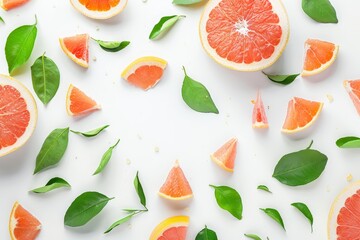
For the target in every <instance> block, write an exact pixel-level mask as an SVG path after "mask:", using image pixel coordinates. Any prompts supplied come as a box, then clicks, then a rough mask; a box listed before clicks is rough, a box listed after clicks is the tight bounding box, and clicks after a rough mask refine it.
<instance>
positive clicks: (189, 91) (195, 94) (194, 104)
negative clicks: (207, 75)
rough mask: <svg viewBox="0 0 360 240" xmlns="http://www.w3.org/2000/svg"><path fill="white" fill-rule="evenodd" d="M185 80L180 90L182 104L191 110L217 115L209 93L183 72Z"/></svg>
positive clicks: (217, 111)
mask: <svg viewBox="0 0 360 240" xmlns="http://www.w3.org/2000/svg"><path fill="white" fill-rule="evenodd" d="M184 73H185V78H184V82H183V85H182V89H181V94H182V98H183V100H184V102H185V103H186V104H187V105H188V106H189V107H190V108H191V109H193V110H195V111H197V112H202V113H216V114H218V113H219V110H218V109H217V107H216V105H215V103H214V101H213V100H212V98H211V96H210V93H209V91H208V90H207V89H206V87H205V86H204V85H203V84H201V83H200V82H197V81H195V80H194V79H192V78H191V77H189V76H188V75H187V73H186V71H185V68H184Z"/></svg>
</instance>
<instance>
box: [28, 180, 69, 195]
mask: <svg viewBox="0 0 360 240" xmlns="http://www.w3.org/2000/svg"><path fill="white" fill-rule="evenodd" d="M62 187H71V186H70V184H69V183H68V182H67V181H66V180H64V179H62V178H59V177H55V178H52V179H50V180H49V181H48V182H47V183H46V184H45V186H43V187H39V188H35V189H33V190H31V192H34V193H47V192H50V191H52V190H54V189H57V188H62Z"/></svg>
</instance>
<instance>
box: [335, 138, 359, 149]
mask: <svg viewBox="0 0 360 240" xmlns="http://www.w3.org/2000/svg"><path fill="white" fill-rule="evenodd" d="M336 145H337V146H338V147H339V148H360V138H358V137H342V138H339V139H338V140H337V141H336Z"/></svg>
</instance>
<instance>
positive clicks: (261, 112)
mask: <svg viewBox="0 0 360 240" xmlns="http://www.w3.org/2000/svg"><path fill="white" fill-rule="evenodd" d="M252 127H253V128H268V127H269V124H268V120H267V117H266V113H265V108H264V103H263V101H262V99H261V95H260V92H259V91H258V93H257V96H256V101H255V105H254V108H253V113H252Z"/></svg>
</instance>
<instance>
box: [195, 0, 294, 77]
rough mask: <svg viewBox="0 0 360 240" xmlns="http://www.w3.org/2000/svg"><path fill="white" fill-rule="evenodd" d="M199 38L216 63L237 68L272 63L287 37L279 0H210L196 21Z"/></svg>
mask: <svg viewBox="0 0 360 240" xmlns="http://www.w3.org/2000/svg"><path fill="white" fill-rule="evenodd" d="M199 33H200V40H201V43H202V45H203V47H204V49H205V51H206V52H207V53H208V55H209V56H210V57H211V58H213V59H214V60H215V61H216V62H217V63H219V64H221V65H223V66H225V67H228V68H231V69H234V70H238V71H258V70H261V69H264V68H266V67H269V66H270V65H272V64H273V63H274V62H275V61H276V60H277V59H278V58H279V57H280V55H281V54H282V52H283V50H284V49H285V46H286V44H287V41H288V38H289V23H288V17H287V14H286V11H285V8H284V6H283V5H282V3H281V1H280V0H262V1H254V0H251V1H249V0H237V1H234V0H211V1H209V2H208V3H207V5H206V7H205V9H204V11H203V14H202V17H201V20H200V24H199Z"/></svg>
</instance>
